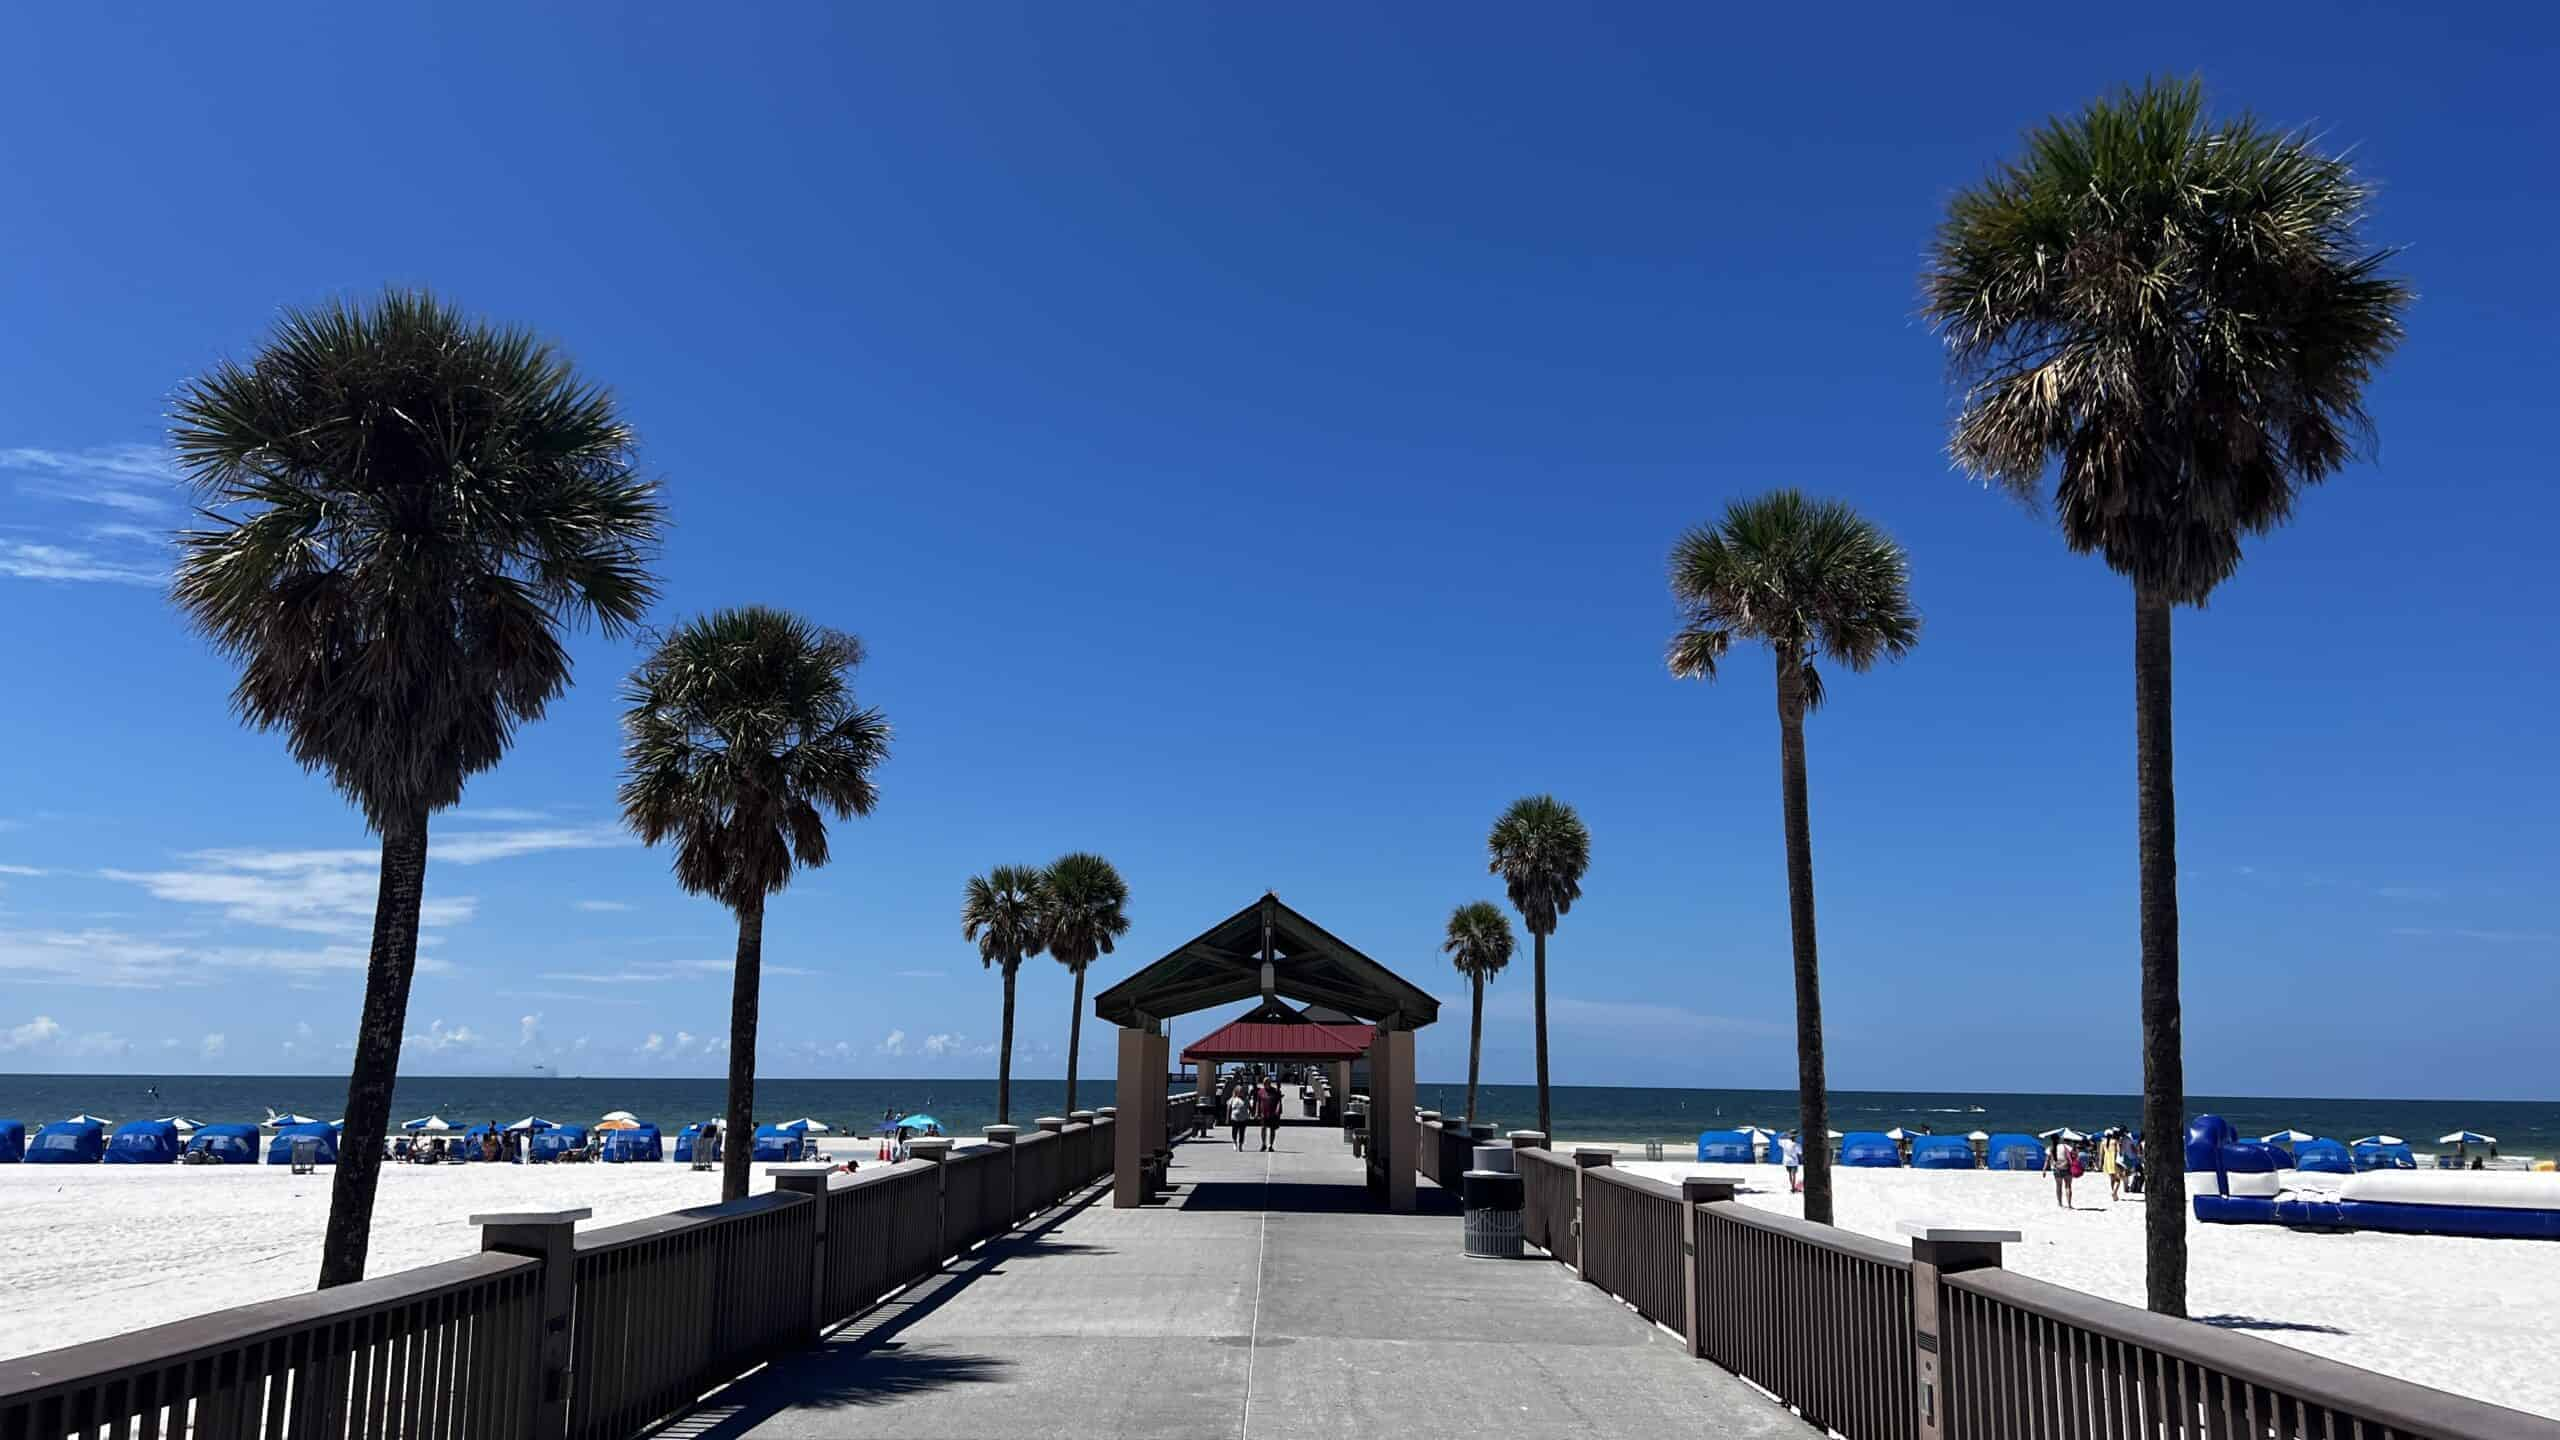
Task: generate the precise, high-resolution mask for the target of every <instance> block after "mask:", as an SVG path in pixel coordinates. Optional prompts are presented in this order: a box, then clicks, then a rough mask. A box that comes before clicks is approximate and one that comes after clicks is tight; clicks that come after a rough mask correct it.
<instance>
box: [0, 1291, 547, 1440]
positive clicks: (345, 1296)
mask: <svg viewBox="0 0 2560 1440" xmlns="http://www.w3.org/2000/svg"><path fill="white" fill-rule="evenodd" d="M542 1269H543V1266H542V1262H541V1261H539V1260H533V1259H527V1258H524V1257H522V1256H516V1255H495V1254H482V1255H472V1256H467V1257H465V1258H463V1259H460V1260H448V1261H446V1262H444V1263H442V1264H440V1265H428V1266H423V1267H421V1268H419V1269H416V1270H405V1271H402V1272H400V1273H399V1274H396V1275H386V1276H383V1277H382V1278H381V1279H379V1280H366V1281H361V1282H359V1283H357V1284H354V1285H346V1286H341V1287H339V1288H337V1289H335V1290H322V1291H315V1292H313V1293H312V1294H308V1295H295V1296H292V1297H290V1298H287V1299H283V1300H270V1301H267V1302H266V1303H264V1304H260V1305H247V1306H242V1307H241V1308H239V1309H236V1310H224V1311H219V1312H217V1313H215V1314H211V1315H199V1316H196V1317H195V1318H193V1319H189V1320H180V1321H177V1322H175V1323H173V1324H168V1325H159V1326H154V1327H153V1328H151V1329H148V1330H137V1331H135V1332H133V1333H132V1334H130V1335H118V1336H115V1337H113V1338H111V1339H106V1340H97V1341H92V1342H91V1343H89V1344H86V1345H74V1346H71V1347H70V1348H68V1349H63V1350H52V1351H47V1352H45V1353H43V1354H40V1355H30V1356H25V1357H23V1358H20V1359H16V1360H8V1361H0V1436H6V1437H8V1440H65V1437H69V1436H74V1435H77V1436H86V1437H95V1436H99V1435H107V1436H116V1437H137V1436H148V1437H154V1440H156V1437H159V1436H163V1435H166V1436H186V1435H190V1434H192V1435H195V1436H200V1437H205V1440H214V1437H221V1440H246V1437H253V1436H254V1437H273V1440H284V1437H288V1436H292V1437H299V1436H306V1435H308V1436H329V1437H332V1440H375V1437H390V1436H407V1435H415V1436H426V1435H433V1436H440V1437H441V1436H455V1437H468V1440H480V1437H489V1440H519V1437H524V1436H528V1435H530V1434H531V1431H532V1425H533V1406H532V1404H531V1403H530V1402H531V1399H532V1396H533V1387H534V1383H535V1374H534V1370H535V1366H534V1363H533V1357H534V1340H535V1330H536V1328H537V1326H538V1325H539V1323H540V1319H541V1308H542V1304H541V1285H542Z"/></svg>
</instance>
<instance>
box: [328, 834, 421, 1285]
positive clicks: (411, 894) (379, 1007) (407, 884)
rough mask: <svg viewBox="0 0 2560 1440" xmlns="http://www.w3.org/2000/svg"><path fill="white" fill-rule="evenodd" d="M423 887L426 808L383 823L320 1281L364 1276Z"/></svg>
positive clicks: (414, 960) (415, 969)
mask: <svg viewBox="0 0 2560 1440" xmlns="http://www.w3.org/2000/svg"><path fill="white" fill-rule="evenodd" d="M426 888H427V812H426V811H425V810H424V809H420V810H418V811H417V812H416V813H414V814H412V815H409V816H406V817H404V818H402V819H400V820H397V821H394V822H392V823H390V824H387V825H385V826H383V827H382V878H381V881H380V884H379V887H378V888H377V889H376V890H375V891H374V901H373V953H372V954H371V956H370V957H369V958H368V959H367V961H366V964H365V977H364V1018H363V1019H362V1020H360V1021H359V1022H357V1027H356V1053H355V1063H354V1065H353V1066H352V1067H351V1068H350V1069H349V1070H348V1072H347V1109H346V1130H345V1131H344V1133H342V1134H341V1135H339V1137H338V1163H337V1166H336V1173H334V1174H333V1175H332V1176H331V1177H330V1180H329V1228H328V1230H327V1232H326V1233H325V1235H324V1236H323V1238H322V1240H321V1242H320V1288H321V1289H323V1290H326V1289H328V1288H330V1287H331V1286H334V1285H351V1284H353V1283H355V1282H356V1281H358V1280H361V1279H363V1278H364V1257H365V1249H366V1247H367V1245H369V1244H370V1243H371V1241H372V1239H373V1191H374V1186H375V1184H376V1183H377V1182H379V1181H380V1180H381V1178H382V1142H383V1137H384V1136H385V1135H387V1134H388V1133H390V1129H391V1089H392V1086H394V1085H395V1084H397V1083H398V1082H399V1079H400V1034H401V1031H402V1030H403V1029H404V1028H406V1027H407V1025H408V1021H409V982H410V980H411V979H412V978H414V977H415V976H416V975H417V972H418V906H419V903H420V902H421V901H422V900H424V899H425V897H426Z"/></svg>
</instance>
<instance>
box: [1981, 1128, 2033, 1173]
mask: <svg viewBox="0 0 2560 1440" xmlns="http://www.w3.org/2000/svg"><path fill="white" fill-rule="evenodd" d="M1983 1168H1985V1169H1988V1170H2042V1169H2043V1168H2044V1142H2043V1141H2041V1140H2039V1139H2037V1138H2036V1137H2034V1136H2033V1135H2018V1134H2003V1135H1994V1136H1992V1137H1991V1155H1990V1163H1989V1164H1988V1165H1986V1166H1984V1167H1983Z"/></svg>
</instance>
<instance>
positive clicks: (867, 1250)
mask: <svg viewBox="0 0 2560 1440" xmlns="http://www.w3.org/2000/svg"><path fill="white" fill-rule="evenodd" d="M941 1251H942V1192H941V1189H940V1187H939V1185H938V1184H937V1183H936V1179H935V1175H934V1167H933V1165H932V1164H931V1162H929V1161H924V1160H908V1161H903V1162H901V1163H899V1164H897V1165H892V1166H884V1167H882V1168H879V1169H874V1170H864V1171H860V1172H857V1173H855V1174H852V1175H848V1176H844V1177H842V1178H841V1179H840V1180H837V1181H835V1183H832V1184H830V1185H829V1187H828V1190H827V1254H826V1267H825V1276H824V1289H823V1291H822V1298H821V1301H820V1308H819V1312H818V1323H820V1324H821V1325H832V1324H834V1323H836V1322H837V1321H839V1320H843V1319H846V1318H848V1317H850V1316H853V1315H856V1314H858V1313H860V1312H861V1311H863V1310H866V1309H868V1308H870V1307H871V1306H872V1305H873V1304H875V1303H876V1302H878V1300H879V1299H880V1297H881V1296H883V1295H887V1294H889V1293H890V1292H891V1291H894V1290H899V1289H903V1288H905V1287H906V1286H909V1285H912V1284H914V1283H915V1282H916V1281H918V1280H921V1279H923V1278H924V1277H925V1276H927V1275H930V1274H932V1273H933V1272H934V1271H935V1270H936V1269H938V1268H939V1267H940V1266H941V1263H942V1254H941Z"/></svg>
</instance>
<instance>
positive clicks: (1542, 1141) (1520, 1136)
mask: <svg viewBox="0 0 2560 1440" xmlns="http://www.w3.org/2000/svg"><path fill="white" fill-rule="evenodd" d="M1511 1148H1512V1149H1514V1150H1544V1149H1546V1148H1547V1132H1546V1131H1544V1130H1514V1131H1512V1132H1511Z"/></svg>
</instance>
